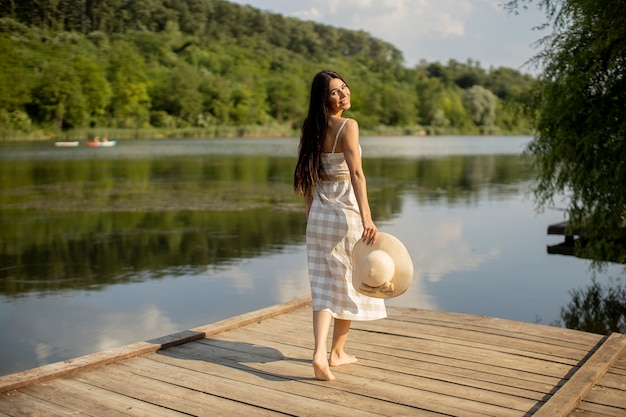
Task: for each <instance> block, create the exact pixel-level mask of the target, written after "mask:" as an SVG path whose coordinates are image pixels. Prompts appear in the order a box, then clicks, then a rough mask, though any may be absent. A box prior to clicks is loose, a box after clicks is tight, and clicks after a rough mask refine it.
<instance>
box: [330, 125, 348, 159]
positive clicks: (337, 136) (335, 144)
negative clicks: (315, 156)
mask: <svg viewBox="0 0 626 417" xmlns="http://www.w3.org/2000/svg"><path fill="white" fill-rule="evenodd" d="M348 120H350V119H346V120H344V121H343V122H342V123H341V126H339V130H338V131H337V135H336V136H335V143H333V153H335V148H336V147H337V139H339V134H340V133H341V129H343V127H344V125H345V124H346V122H347V121H348Z"/></svg>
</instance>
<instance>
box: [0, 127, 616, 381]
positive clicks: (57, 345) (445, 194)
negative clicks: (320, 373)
mask: <svg viewBox="0 0 626 417" xmlns="http://www.w3.org/2000/svg"><path fill="white" fill-rule="evenodd" d="M529 140H530V138H529V137H463V136H460V137H445V136H444V137H365V138H362V141H361V142H362V148H363V158H364V169H365V173H366V176H367V178H368V189H369V194H370V202H371V205H372V210H373V213H374V219H375V221H376V223H377V225H378V227H379V229H380V230H381V231H385V232H388V233H392V234H394V235H395V236H397V237H398V238H399V239H400V240H402V241H403V242H404V243H405V245H406V246H407V248H408V250H409V252H410V254H411V256H412V259H413V262H414V266H415V277H414V281H413V283H412V286H411V288H410V289H409V290H408V291H407V293H405V294H404V295H402V296H400V297H398V298H396V299H393V300H389V301H388V302H387V304H388V305H394V306H406V307H415V308H421V309H436V310H444V311H455V312H463V313H470V314H478V315H487V316H493V317H501V318H507V319H513V320H519V321H526V322H540V323H543V324H558V322H559V320H560V311H561V308H563V307H565V306H567V304H568V303H569V301H570V291H571V290H573V289H578V288H583V287H586V286H587V285H589V284H590V283H591V277H592V271H590V269H589V266H590V262H589V261H587V260H583V259H579V258H575V257H570V256H562V255H550V254H548V253H547V250H546V247H547V245H551V244H555V243H559V242H561V241H562V240H563V239H562V237H559V236H548V235H547V234H546V230H547V226H548V225H549V224H552V223H557V222H560V221H562V220H564V218H563V212H562V210H560V208H559V207H555V208H553V209H548V210H546V211H545V212H543V213H537V212H536V210H535V205H534V202H533V200H532V194H530V193H529V190H530V187H531V185H532V182H533V172H532V168H531V164H530V163H529V161H527V160H524V159H523V158H522V157H521V152H522V150H523V149H524V147H525V145H526V144H527V143H528V141H529ZM297 145H298V141H297V139H295V138H292V139H224V140H221V139H214V140H213V139H211V140H199V139H194V140H153V141H139V140H138V141H122V142H118V144H117V146H115V147H112V148H88V147H87V146H85V144H84V143H81V145H80V146H79V147H77V148H55V147H54V146H53V144H52V143H49V142H47V143H0V330H1V331H2V335H3V337H2V338H1V339H0V374H7V373H12V372H17V371H20V370H24V369H28V368H33V367H36V366H40V365H44V364H48V363H52V362H56V361H60V360H64V359H68V358H73V357H76V356H81V355H85V354H89V353H93V352H97V351H101V350H106V349H110V348H114V347H118V346H123V345H126V344H130V343H134V342H138V341H144V340H149V339H152V338H156V337H159V336H164V335H167V334H170V333H174V332H178V331H181V330H185V329H189V328H193V327H197V326H201V325H204V324H208V323H211V322H215V321H218V320H222V319H225V318H228V317H232V316H235V315H238V314H242V313H246V312H249V311H253V310H256V309H259V308H263V307H268V306H271V305H274V304H277V303H281V302H284V301H287V300H291V299H293V298H295V297H298V296H302V295H306V294H308V293H309V287H308V279H307V269H306V252H305V242H304V230H305V217H304V205H303V202H302V199H301V198H300V197H298V196H296V195H295V194H294V193H293V191H292V185H291V181H292V174H293V168H294V166H295V155H296V148H297ZM621 274H622V267H621V266H617V265H616V266H611V267H609V268H608V269H607V270H606V271H604V272H602V274H599V275H598V281H599V282H601V283H603V282H608V280H609V278H611V277H620V276H621Z"/></svg>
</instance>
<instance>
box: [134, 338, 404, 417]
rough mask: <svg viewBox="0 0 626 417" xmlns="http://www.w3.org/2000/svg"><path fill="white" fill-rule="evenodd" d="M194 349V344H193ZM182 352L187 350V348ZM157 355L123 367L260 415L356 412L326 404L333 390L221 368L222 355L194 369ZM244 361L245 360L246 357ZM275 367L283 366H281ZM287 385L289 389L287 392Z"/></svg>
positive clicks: (363, 412) (244, 369) (251, 371)
mask: <svg viewBox="0 0 626 417" xmlns="http://www.w3.org/2000/svg"><path fill="white" fill-rule="evenodd" d="M194 346H197V345H196V344H194ZM177 350H178V349H177ZM184 350H185V351H186V352H189V351H190V349H188V345H187V346H186V347H185V349H184ZM204 350H207V347H204ZM220 353H221V352H220ZM157 356H158V358H159V359H160V360H159V361H149V360H148V359H147V358H142V359H143V360H142V361H140V362H134V363H133V364H130V363H124V364H123V366H125V367H132V371H133V373H136V374H138V375H142V376H146V377H148V378H155V379H158V380H159V381H164V382H167V383H168V384H170V385H173V386H181V387H188V388H189V389H194V390H198V391H201V392H203V393H208V394H210V395H214V396H217V397H222V398H227V399H229V400H231V402H232V403H233V404H249V405H252V406H255V407H258V408H259V409H260V410H261V411H262V413H267V412H268V410H269V411H273V412H276V413H284V414H288V415H308V416H319V415H349V414H350V413H355V410H354V409H352V408H350V407H347V406H346V405H345V403H344V402H343V401H337V402H335V403H331V402H329V401H328V399H327V398H329V397H330V396H332V395H334V393H333V390H327V392H326V395H325V396H324V397H327V398H323V399H319V398H315V396H313V395H311V394H310V392H308V391H307V390H302V391H300V392H297V391H296V390H294V389H293V388H294V387H295V384H290V382H292V381H291V380H290V379H289V378H288V377H284V376H283V375H282V374H278V373H276V372H274V371H273V372H272V373H270V374H268V375H267V377H265V378H264V377H261V375H263V373H260V372H259V373H257V372H256V371H254V369H253V368H254V367H253V366H246V365H242V364H241V363H239V364H238V366H237V367H234V366H220V365H222V364H223V363H225V361H224V360H223V359H221V356H220V361H221V363H220V364H216V363H211V362H208V363H206V364H201V362H202V361H194V366H193V367H187V366H184V367H180V366H179V365H186V364H188V362H189V360H186V361H185V360H178V361H169V363H167V362H166V361H165V360H164V358H166V357H169V356H165V355H163V354H160V355H151V358H154V357H157ZM246 359H248V358H247V357H246ZM182 362H185V363H186V364H183V363H182ZM277 364H278V365H279V366H283V365H280V363H277ZM216 365H218V366H216ZM211 366H213V371H212V372H211V373H210V376H211V377H210V378H207V370H208V369H209V368H210V367H211ZM163 368H170V369H176V368H178V369H186V370H187V372H184V373H183V372H181V373H180V374H178V375H176V374H175V373H173V372H163ZM287 386H289V387H290V388H292V389H287ZM303 387H304V386H303ZM251 392H254V395H250V393H251ZM411 413H415V410H408V409H405V410H404V412H403V413H402V415H410V414H411ZM358 414H359V415H364V416H374V415H376V414H374V413H372V412H371V411H369V410H366V409H363V408H362V409H360V410H358ZM260 415H262V414H260Z"/></svg>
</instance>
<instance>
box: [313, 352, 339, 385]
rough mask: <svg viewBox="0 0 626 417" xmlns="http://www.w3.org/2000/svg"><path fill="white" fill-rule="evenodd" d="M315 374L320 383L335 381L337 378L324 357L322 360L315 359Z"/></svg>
mask: <svg viewBox="0 0 626 417" xmlns="http://www.w3.org/2000/svg"><path fill="white" fill-rule="evenodd" d="M313 372H315V378H316V379H319V380H320V381H334V380H335V376H334V375H333V374H332V373H331V372H330V368H329V366H328V360H327V359H326V357H323V358H322V359H317V358H315V357H314V358H313Z"/></svg>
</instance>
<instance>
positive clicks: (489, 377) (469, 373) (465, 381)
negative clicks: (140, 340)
mask: <svg viewBox="0 0 626 417" xmlns="http://www.w3.org/2000/svg"><path fill="white" fill-rule="evenodd" d="M247 337H249V336H246V335H243V334H240V333H238V332H229V333H228V334H222V335H216V336H214V338H212V340H216V338H220V339H221V338H224V339H225V340H228V341H240V342H241V341H244V340H246V338H247ZM254 340H257V343H262V344H263V346H267V347H270V348H272V349H277V350H279V351H280V352H281V353H283V354H284V355H287V356H289V357H304V358H307V359H305V361H306V362H307V363H310V359H308V358H309V356H310V355H311V349H310V348H302V347H299V346H294V345H293V344H287V343H285V342H284V341H281V340H280V339H277V340H276V341H270V340H267V339H266V340H263V341H260V340H258V339H257V338H254ZM199 343H207V342H206V341H204V340H201V341H199ZM213 343H215V342H211V344H213ZM350 351H351V353H357V357H358V358H359V363H358V366H367V367H370V368H373V369H384V370H385V371H390V372H399V373H409V374H411V375H415V376H416V377H422V378H428V379H432V380H441V381H447V382H451V383H454V384H458V385H463V386H468V387H473V388H479V389H483V390H488V391H494V392H501V393H503V394H508V395H515V396H518V397H523V398H529V399H533V400H536V401H539V400H542V399H543V397H544V396H545V394H546V393H547V392H549V391H550V390H551V389H552V388H553V387H554V385H552V384H546V385H543V386H542V387H543V390H530V389H527V388H525V387H522V385H523V381H520V380H519V379H515V378H506V377H504V378H501V377H500V376H499V375H497V374H486V373H484V372H480V371H473V370H466V369H461V368H458V367H455V366H450V365H449V364H446V365H443V364H438V365H434V366H433V365H431V364H424V363H421V362H418V361H415V360H413V359H404V358H400V357H394V356H392V355H388V354H379V353H377V352H374V351H371V350H369V351H361V350H360V349H358V346H357V348H356V349H355V346H354V344H351V349H350ZM360 353H362V354H360ZM309 373H312V370H309ZM521 382H522V383H521Z"/></svg>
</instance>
